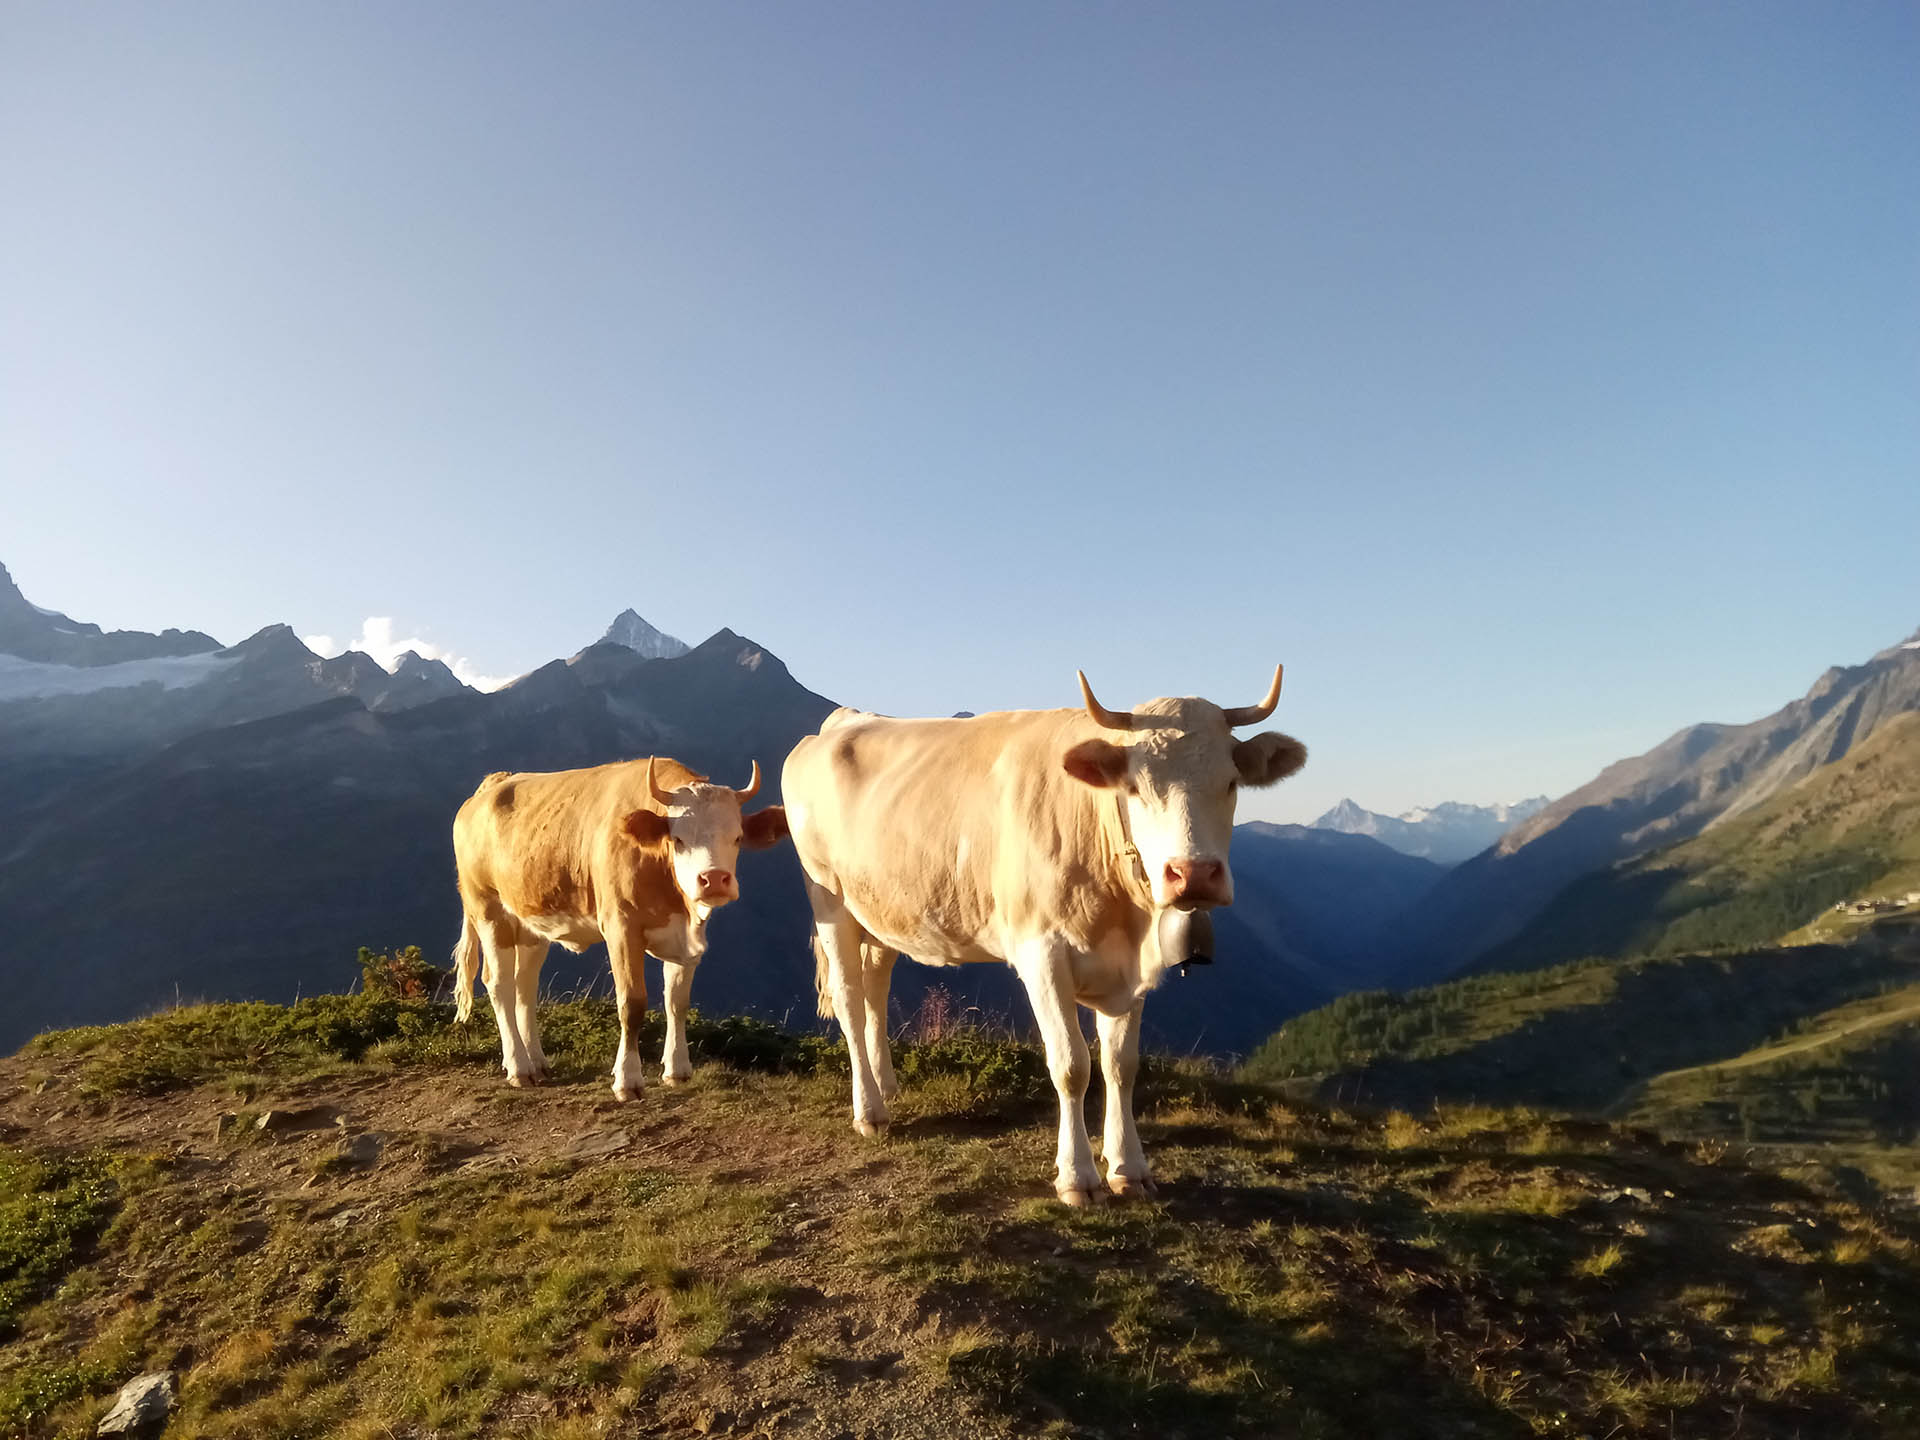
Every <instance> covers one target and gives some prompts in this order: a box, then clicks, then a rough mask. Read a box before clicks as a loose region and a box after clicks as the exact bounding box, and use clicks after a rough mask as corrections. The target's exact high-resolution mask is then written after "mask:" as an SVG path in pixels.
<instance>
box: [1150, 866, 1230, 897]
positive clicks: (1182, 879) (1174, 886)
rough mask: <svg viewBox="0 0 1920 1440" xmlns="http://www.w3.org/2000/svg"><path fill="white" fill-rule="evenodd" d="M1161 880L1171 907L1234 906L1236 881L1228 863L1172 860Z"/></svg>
mask: <svg viewBox="0 0 1920 1440" xmlns="http://www.w3.org/2000/svg"><path fill="white" fill-rule="evenodd" d="M1161 879H1162V882H1163V885H1164V888H1165V892H1166V897H1167V903H1168V904H1169V905H1179V906H1182V907H1183V908H1191V907H1193V906H1198V905H1231V904H1232V903H1233V880H1232V877H1231V876H1229V875H1228V874H1227V865H1226V862H1225V861H1224V860H1199V859H1193V860H1169V861H1167V866H1166V871H1165V873H1164V874H1163V876H1162V877H1161Z"/></svg>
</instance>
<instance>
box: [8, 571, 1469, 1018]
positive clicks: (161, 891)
mask: <svg viewBox="0 0 1920 1440" xmlns="http://www.w3.org/2000/svg"><path fill="white" fill-rule="evenodd" d="M23 603H24V602H23ZM29 609H31V607H29ZM35 613H38V612H35ZM209 643H210V644H212V645H213V646H214V648H212V649H209V650H205V651H202V652H197V653H196V654H195V655H194V656H192V657H190V658H189V659H187V660H185V661H184V662H182V663H184V664H185V665H187V666H189V667H193V668H189V669H186V670H167V669H164V668H163V669H161V670H159V671H154V672H153V673H151V674H149V673H148V672H147V671H139V672H129V678H130V679H133V680H138V681H139V683H127V684H115V685H113V686H110V687H105V688H90V689H83V690H80V691H78V692H76V693H38V692H31V693H27V694H24V695H23V694H15V695H14V696H13V698H11V699H7V698H5V697H3V696H0V932H4V933H5V934H6V935H7V937H8V943H7V946H6V949H5V951H4V952H0V981H4V983H5V984H6V985H7V986H8V993H9V995H10V998H11V1000H12V1002H13V1003H11V1004H10V1005H9V1006H8V1008H7V1009H6V1011H5V1012H4V1014H0V1048H10V1047H12V1046H13V1045H17V1044H18V1043H19V1042H20V1041H22V1040H24V1039H25V1038H26V1037H27V1036H29V1035H31V1034H32V1033H33V1032H34V1031H36V1030H39V1029H42V1028H46V1027H49V1026H54V1025H68V1024H75V1023H82V1022H91V1021H107V1020H117V1019H124V1018H126V1017H128V1016H132V1015H137V1014H140V1013H143V1012H145V1011H148V1010H151V1009H153V1008H154V1007H156V1006H162V1005H166V1004H170V1003H172V1002H173V1001H174V1000H176V999H238V998H261V999H287V998H291V997H292V996H293V995H295V994H296V993H299V992H301V991H305V992H308V993H311V992H314V991H319V990H331V989H338V988H341V987H342V986H343V985H345V984H346V983H348V982H349V981H350V980H351V979H352V978H353V977H354V975H355V973H356V971H355V967H354V965H353V956H354V953H355V950H356V948H357V947H358V946H361V945H374V946H380V947H386V946H396V945H407V944H418V945H420V946H422V948H423V949H425V950H427V951H428V952H429V953H431V954H433V955H434V956H435V958H442V952H443V951H444V950H445V949H447V948H449V947H450V946H451V945H452V943H453V941H454V939H455V938H456V936H457V933H458V928H459V905H458V901H457V899H456V897H455V894H454V888H453V855H452V843H451V838H450V831H451V825H452V818H453V814H454V811H455V810H456V809H457V808H458V806H459V804H460V802H461V801H462V800H463V799H465V798H466V796H467V795H469V794H470V793H471V792H472V790H473V788H474V786H475V785H476V784H478V783H479V781H480V779H481V778H482V777H483V776H485V775H487V774H488V773H490V772H491V771H495V770H562V769H570V768H573V767H576V766H583V765H596V764H602V763H605V762H607V761H611V760H619V759H626V758H629V757H632V756H635V755H644V754H650V753H660V754H671V755H674V756H676V757H678V758H679V759H681V760H684V761H685V762H687V763H688V764H690V765H692V766H694V767H695V768H696V769H699V770H702V771H704V772H706V773H708V774H710V775H712V776H714V777H715V778H716V779H718V780H722V781H724V782H726V783H728V784H733V785H742V784H745V783H746V779H747V776H748V773H749V770H750V767H751V763H752V762H753V761H754V760H758V761H759V762H760V766H761V770H762V773H763V776H764V777H765V780H764V786H765V788H764V789H763V791H762V798H761V800H760V801H759V802H756V803H770V802H772V801H774V800H777V799H778V791H779V773H780V764H781V761H782V760H783V759H784V758H785V756H786V753H787V751H788V750H789V749H791V748H792V746H793V744H794V743H795V742H796V741H797V740H798V739H799V738H800V737H801V736H802V735H805V734H808V733H810V732H811V731H813V730H814V729H816V728H817V727H818V725H819V723H820V721H821V720H822V719H823V718H824V717H825V716H826V715H827V714H828V713H829V712H830V711H831V710H832V709H833V708H834V707H833V702H831V701H829V700H827V699H825V698H824V697H822V696H819V695H816V694H814V693H813V692H812V691H810V690H808V689H807V688H806V687H805V686H803V685H801V684H800V683H799V682H798V681H796V680H795V679H794V678H793V676H792V675H791V674H790V673H789V672H788V670H787V667H786V665H785V664H784V663H782V662H781V661H780V659H779V658H778V657H776V656H774V655H772V654H771V653H769V652H768V651H767V650H765V649H764V648H763V647H761V646H759V645H757V644H755V643H754V642H753V641H751V640H749V639H746V638H744V637H742V636H739V635H736V634H735V633H734V632H732V631H731V630H721V631H719V632H717V633H716V634H714V635H712V636H710V637H709V638H708V639H707V640H705V641H704V642H702V643H701V644H700V645H698V646H696V647H694V648H693V649H692V650H690V651H688V652H687V653H685V654H682V655H678V656H673V657H670V658H655V659H650V658H647V657H646V656H644V655H642V654H640V653H637V652H636V651H634V650H633V649H631V648H629V647H628V646H626V645H625V644H622V643H618V642H601V643H598V644H594V645H590V646H588V647H587V648H586V649H584V650H582V651H581V652H579V654H577V655H575V656H573V657H572V658H571V659H569V660H556V661H553V662H552V663H550V664H547V665H544V666H541V667H540V668H539V669H537V670H534V671H533V672H531V673H530V674H527V675H524V676H522V677H521V678H520V679H519V680H517V681H515V682H514V683H512V684H510V685H508V686H506V687H505V688H503V689H501V690H498V691H495V692H493V693H491V694H483V693H480V692H478V691H474V690H470V689H468V688H466V687H465V686H462V685H460V684H459V682H458V681H457V680H454V679H453V677H452V676H451V674H450V673H447V672H446V670H445V667H444V666H440V665H438V664H437V663H436V662H429V661H419V660H418V659H417V657H416V658H414V659H413V660H411V661H407V660H403V662H402V663H401V664H400V665H399V666H398V667H397V668H396V671H395V673H394V674H392V675H389V674H388V673H387V672H386V671H384V670H383V669H381V667H380V666H379V665H377V664H375V663H374V662H373V661H372V660H371V659H370V658H368V657H367V656H364V655H359V654H357V653H353V652H349V653H348V654H347V655H343V656H338V657H335V658H334V659H331V660H321V659H320V658H319V657H317V656H315V655H314V654H313V653H312V652H311V651H309V650H308V649H307V648H306V647H305V646H304V645H302V644H301V643H300V641H299V639H298V637H297V636H295V635H294V633H293V632H292V630H290V629H288V628H287V627H286V626H283V625H279V626H269V627H268V628H266V629H264V630H262V631H261V632H259V633H258V634H257V635H254V636H252V637H250V638H249V639H247V640H245V641H243V642H241V643H240V644H238V645H235V646H232V647H229V648H227V649H224V650H222V649H219V648H217V642H209ZM150 663H152V664H158V665H160V666H162V667H165V666H166V665H168V664H171V663H172V662H170V661H165V660H161V661H150ZM36 673H37V672H36ZM41 678H42V679H43V680H46V683H47V684H49V685H51V684H52V681H53V680H60V679H62V678H63V677H62V676H53V677H52V678H51V679H47V677H44V676H43V677H41ZM64 678H65V679H66V680H71V678H72V677H71V676H66V677H64ZM96 678H98V677H96ZM108 678H114V677H108ZM1296 832H1299V833H1296ZM1234 863H1235V870H1236V877H1237V880H1238V884H1239V887H1240V894H1241V897H1242V898H1241V908H1240V909H1239V910H1238V911H1237V912H1224V913H1223V914H1222V915H1221V917H1220V924H1219V935H1220V942H1221V943H1220V946H1219V950H1220V954H1219V959H1218V963H1217V964H1215V965H1214V966H1212V967H1210V968H1207V969H1196V970H1194V971H1193V972H1192V973H1191V975H1190V976H1189V977H1188V978H1187V979H1186V980H1184V981H1181V980H1174V981H1171V982H1170V983H1168V984H1167V985H1165V986H1163V987H1162V989H1161V990H1160V991H1158V992H1156V994H1155V995H1154V996H1153V998H1152V999H1151V1000H1150V1001H1149V1003H1148V1006H1147V1028H1148V1033H1149V1038H1150V1040H1151V1041H1152V1042H1153V1043H1156V1044H1159V1045H1162V1046H1166V1047H1171V1048H1177V1049H1181V1050H1187V1049H1192V1048H1195V1047H1199V1048H1202V1049H1206V1050H1212V1051H1240V1050H1244V1049H1247V1048H1250V1047H1251V1046H1252V1045H1253V1044H1254V1043H1255V1042H1257V1041H1258V1040H1259V1039H1260V1038H1261V1037H1263V1036H1265V1035H1266V1034H1267V1033H1269V1032H1270V1031H1271V1030H1272V1029H1273V1028H1274V1026H1275V1025H1277V1024H1278V1023H1279V1022H1280V1021H1281V1020H1282V1019H1284V1018H1286V1017H1287V1016H1288V1015H1291V1014H1294V1013H1296V1012H1297V1011H1299V1010H1302V1009H1306V1008H1310V1007H1311V1006H1313V1005H1316V1004H1319V1003H1321V1002H1322V1001H1324V1000H1325V999H1326V998H1327V997H1328V996H1329V995H1330V994H1332V993H1333V992H1334V991H1335V990H1337V989H1339V988H1343V986H1342V985H1341V983H1340V982H1341V977H1342V976H1343V975H1345V974H1347V973H1349V972H1350V971H1365V970H1366V969H1367V967H1368V965H1369V964H1371V963H1372V962H1371V959H1370V957H1369V955H1368V954H1367V953H1365V950H1366V947H1365V946H1364V945H1357V944H1355V943H1352V941H1351V935H1352V933H1358V932H1364V931H1366V928H1367V927H1366V925H1365V921H1364V917H1365V916H1367V915H1371V914H1376V913H1387V912H1389V911H1390V910H1392V909H1395V908H1397V907H1398V905H1399V904H1400V903H1402V902H1403V901H1404V899H1405V898H1407V896H1408V895H1410V894H1411V893H1412V891H1413V890H1414V889H1417V888H1419V887H1420V886H1421V885H1423V884H1425V883H1426V875H1427V872H1429V871H1431V870H1432V869H1433V867H1431V866H1428V865H1426V864H1425V862H1421V861H1417V860H1409V859H1408V858H1407V857H1404V856H1399V855H1396V854H1394V853H1393V852H1392V851H1390V850H1387V849H1386V848H1385V847H1384V846H1380V845H1378V844H1376V843H1374V842H1372V841H1370V840H1366V839H1364V838H1362V837H1353V836H1341V835H1333V834H1328V833H1307V832H1304V831H1303V830H1302V827H1297V826H1283V827H1266V826H1247V827H1242V831H1241V834H1240V839H1239V843H1238V845H1237V847H1236V850H1235V853H1234ZM741 868H742V891H743V898H742V899H741V900H740V901H739V902H737V903H735V904H733V905H731V906H728V907H727V908H726V909H724V910H723V911H721V912H720V913H719V914H718V915H717V916H716V917H715V919H714V922H713V948H712V950H711V951H710V953H709V956H708V958H707V960H706V961H705V962H704V963H703V964H702V966H701V969H700V976H699V979H698V981H697V982H696V986H695V991H694V1000H695V1003H696V1004H697V1005H699V1006H700V1007H702V1008H704V1009H706V1010H708V1011H709V1012H713V1013H731V1012H745V1013H752V1014H759V1015H763V1016H766V1017H768V1018H772V1019H776V1020H778V1019H788V1020H791V1021H793V1022H795V1023H810V1021H809V1017H810V1016H811V1015H812V1013H813V960H812V955H811V951H810V947H809V935H810V927H809V912H808V907H807V904H806V898H805V893H804V889H803V885H802V881H801V876H800V871H799V866H798V863H797V862H796V861H795V859H794V857H793V852H792V850H791V848H790V847H787V846H780V847H777V848H775V849H774V850H771V851H768V852H765V853H763V854H757V855H754V854H750V855H746V856H743V857H742V867H741ZM1356 917H1359V919H1358V920H1356ZM1369 973H1370V972H1369ZM547 976H548V981H549V986H550V988H554V989H559V990H565V989H569V988H575V987H585V986H587V985H596V986H599V987H602V988H604V987H605V985H606V984H607V981H606V978H605V977H606V961H605V957H604V953H603V952H602V951H601V950H599V949H598V948H596V949H594V950H592V951H589V952H588V953H587V954H586V955H584V956H580V957H574V956H570V955H568V954H567V953H566V952H564V951H562V950H560V949H558V948H557V947H556V948H555V949H554V951H553V952H552V955H551V957H550V959H549V961H548V970H547ZM651 985H652V993H653V994H654V995H655V996H656V997H657V995H658V976H657V973H656V975H655V976H654V979H653V981H652V982H651ZM934 986H940V987H944V988H946V989H948V990H949V991H950V992H951V994H952V995H953V997H954V999H955V1000H956V1001H957V1002H958V1003H959V1004H960V1005H962V1006H966V1005H977V1006H979V1007H980V1008H981V1009H983V1010H985V1011H987V1012H988V1013H990V1014H992V1015H995V1016H1004V1017H1006V1018H1007V1019H1008V1020H1009V1021H1010V1022H1011V1023H1013V1024H1014V1025H1016V1026H1017V1027H1019V1028H1021V1029H1024V1028H1025V1026H1026V1024H1027V1015H1028V1011H1027V1005H1026V1001H1025V997H1024V996H1023V995H1022V994H1021V993H1020V992H1019V990H1018V986H1017V984H1016V982H1015V981H1014V978H1013V976H1012V973H1011V972H1010V971H1009V970H1007V969H1006V968H1005V967H1003V966H990V965H977V966H967V967H962V968H959V969H933V968H928V967H921V966H916V965H906V964H903V965H902V966H901V968H900V970H899V972H898V977H897V980H896V984H895V987H894V996H895V1000H896V1003H897V1006H898V1010H899V1013H900V1015H901V1017H902V1018H905V1017H907V1016H910V1015H912V1014H913V1013H914V1011H915V1010H917V1009H918V1007H919V1006H920V1004H921V1000H922V997H923V996H924V994H925V993H926V991H927V990H928V989H929V988H931V987H934Z"/></svg>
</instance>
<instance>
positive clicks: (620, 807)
mask: <svg viewBox="0 0 1920 1440" xmlns="http://www.w3.org/2000/svg"><path fill="white" fill-rule="evenodd" d="M656 775H657V778H658V779H659V782H660V784H661V786H662V787H663V788H667V789H673V788H677V787H679V786H681V785H685V784H688V783H690V782H691V781H692V780H693V779H695V778H696V777H695V775H694V772H692V771H690V770H688V769H687V768H686V767H685V766H683V765H681V764H679V763H678V762H677V761H672V760H666V759H661V760H659V761H657V762H656ZM641 809H653V810H658V809H659V806H658V805H656V804H654V803H653V802H652V801H651V799H650V797H649V796H648V794H647V771H646V761H644V760H640V761H631V760H628V761H621V762H619V763H617V764H612V765H597V766H593V767H591V768H589V769H584V770H558V771H550V772H521V773H515V772H496V773H495V774H492V775H489V776H488V777H487V778H486V779H485V780H483V781H481V782H480V785H479V787H478V788H477V789H476V790H475V791H474V792H473V794H472V795H471V796H469V797H468V798H467V800H466V801H465V802H464V803H463V804H462V805H461V806H460V810H459V812H458V813H457V814H456V815H455V816H454V822H453V853H454V861H455V863H456V865H457V866H458V867H459V878H460V885H461V888H462V889H463V890H464V891H468V892H470V893H471V894H472V895H473V897H474V898H475V899H481V898H491V897H497V898H498V899H499V900H500V901H501V903H502V904H504V905H505V907H506V908H507V909H508V910H510V911H512V912H513V913H514V914H516V915H523V916H524V915H551V914H573V915H590V914H592V913H594V912H595V910H596V909H597V908H598V902H599V900H600V899H601V898H602V897H600V896H599V895H597V894H596V890H597V889H598V888H600V887H601V886H603V885H604V884H605V882H606V880H607V878H608V877H605V876H600V877H598V880H599V884H598V885H597V884H596V874H595V872H596V870H597V869H602V868H604V866H605V864H606V863H607V861H608V860H609V859H610V858H611V856H610V851H611V847H612V845H613V844H614V843H616V840H617V838H618V830H619V825H620V821H621V819H622V818H623V817H624V816H625V815H627V814H628V813H629V812H631V811H633V810H641Z"/></svg>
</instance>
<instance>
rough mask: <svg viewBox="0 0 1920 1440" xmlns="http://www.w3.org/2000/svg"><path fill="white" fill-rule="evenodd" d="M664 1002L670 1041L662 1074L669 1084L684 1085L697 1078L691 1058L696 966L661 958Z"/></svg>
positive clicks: (663, 1055) (667, 1044) (665, 1048)
mask: <svg viewBox="0 0 1920 1440" xmlns="http://www.w3.org/2000/svg"><path fill="white" fill-rule="evenodd" d="M660 989H661V990H662V991H663V992H664V993H663V994H662V995H661V997H660V1003H661V1004H662V1005H664V1006H665V1007H666V1011H667V1043H666V1044H665V1045H664V1046H663V1047H662V1051H661V1055H660V1078H661V1079H662V1080H664V1081H666V1082H667V1084H669V1085H682V1084H685V1083H686V1082H687V1081H689V1080H691V1079H692V1078H693V1062H692V1061H691V1060H689V1059H688V1058H687V1002H688V1000H689V999H691V998H692V995H693V966H691V965H679V964H675V963H674V962H673V961H671V960H662V961H661V962H660Z"/></svg>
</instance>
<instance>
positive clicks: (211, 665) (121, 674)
mask: <svg viewBox="0 0 1920 1440" xmlns="http://www.w3.org/2000/svg"><path fill="white" fill-rule="evenodd" d="M238 659H239V657H238V656H236V655H227V654H219V655H165V656H160V657H158V658H155V659H151V660H122V661H121V662H119V663H118V664H116V665H54V664H49V663H44V662H42V661H39V660H22V659H20V658H19V657H18V656H15V655H4V654H0V704H6V703H10V702H12V701H16V700H44V699H47V698H48V697H50V696H54V695H88V694H91V693H93V692H94V691H96V690H129V689H133V688H134V687H136V686H140V685H158V686H159V687H160V688H161V689H163V690H179V689H182V688H184V687H186V686H188V685H198V684H200V683H201V682H202V681H205V680H208V679H211V678H212V677H213V676H214V675H216V674H218V673H219V672H220V671H222V670H224V669H226V668H227V667H228V666H229V665H232V664H234V663H235V662H236V661H237V660H238Z"/></svg>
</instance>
